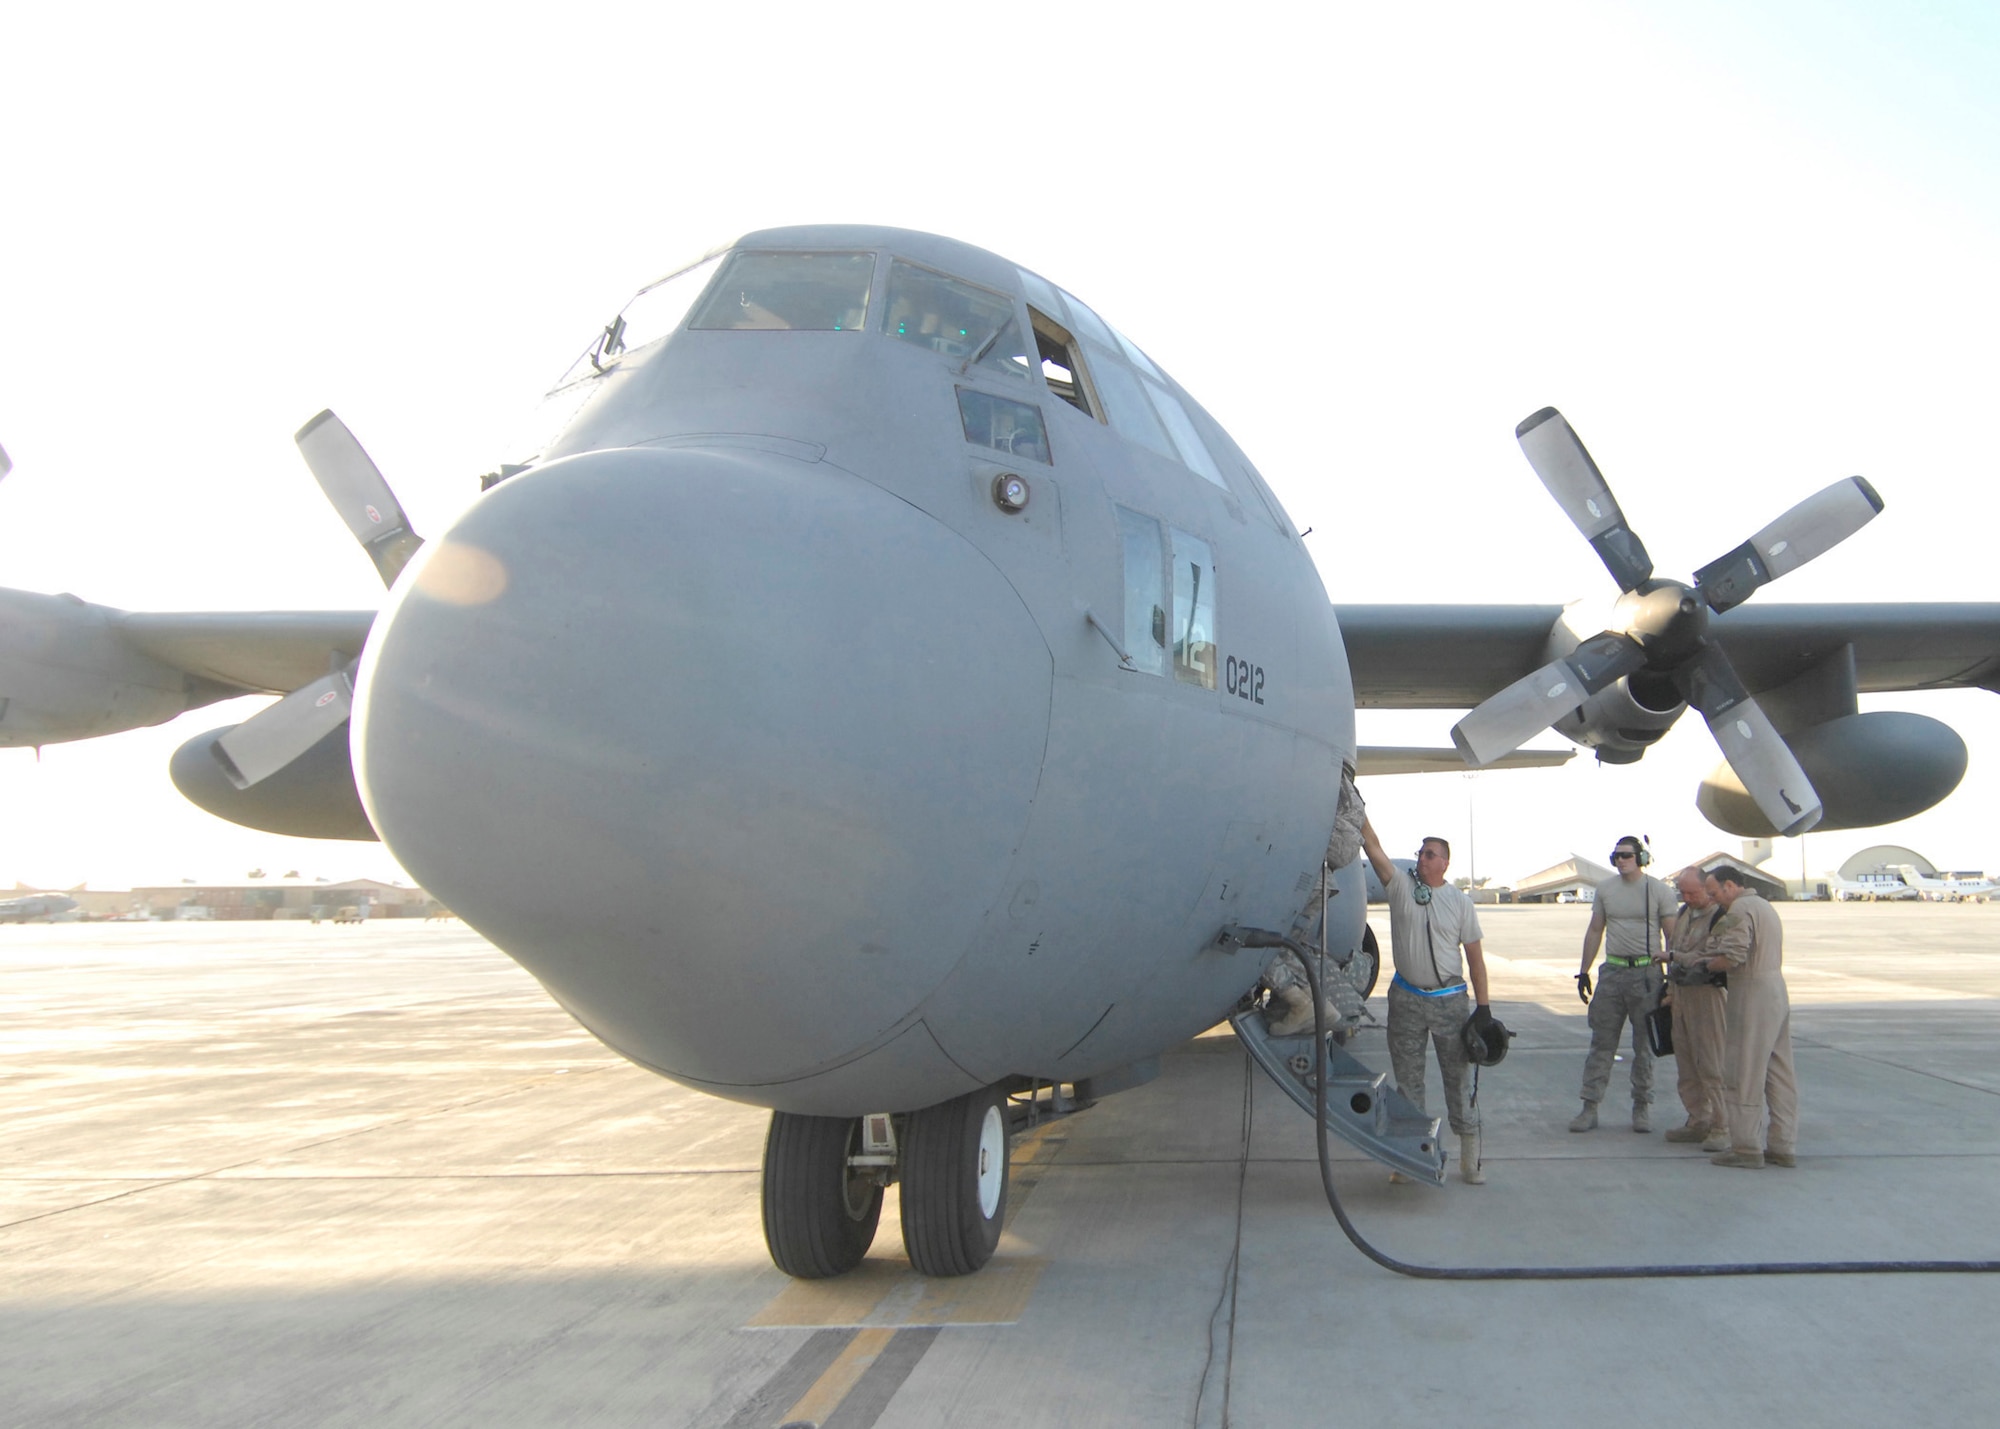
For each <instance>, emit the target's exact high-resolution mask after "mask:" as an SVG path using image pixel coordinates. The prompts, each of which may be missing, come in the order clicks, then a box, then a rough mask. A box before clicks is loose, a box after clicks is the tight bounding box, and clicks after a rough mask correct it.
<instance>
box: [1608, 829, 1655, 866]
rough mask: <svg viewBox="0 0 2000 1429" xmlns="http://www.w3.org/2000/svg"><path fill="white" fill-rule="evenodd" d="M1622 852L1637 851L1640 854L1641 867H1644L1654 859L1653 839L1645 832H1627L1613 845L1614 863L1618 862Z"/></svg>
mask: <svg viewBox="0 0 2000 1429" xmlns="http://www.w3.org/2000/svg"><path fill="white" fill-rule="evenodd" d="M1621 853H1636V854H1637V855H1638V856H1639V858H1638V863H1639V867H1641V868H1644V867H1645V866H1646V865H1647V864H1649V863H1651V862H1652V861H1653V843H1652V840H1651V839H1648V838H1647V837H1646V836H1645V835H1644V834H1627V835H1625V837H1624V838H1622V839H1620V840H1618V842H1617V843H1616V844H1615V845H1613V846H1612V849H1611V862H1612V863H1613V864H1614V865H1615V864H1616V863H1617V862H1618V855H1619V854H1621Z"/></svg>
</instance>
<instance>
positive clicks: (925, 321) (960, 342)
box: [882, 258, 1030, 381]
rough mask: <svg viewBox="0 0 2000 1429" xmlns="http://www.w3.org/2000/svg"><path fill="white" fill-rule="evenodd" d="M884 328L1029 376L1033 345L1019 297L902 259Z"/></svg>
mask: <svg viewBox="0 0 2000 1429" xmlns="http://www.w3.org/2000/svg"><path fill="white" fill-rule="evenodd" d="M883 308H884V312H883V314H882V331H883V332H885V333H887V334H888V335H889V336H890V337H893V338H896V339H898V340H900V341H903V342H914V343H916V344H917V345H918V346H920V347H928V348H929V349H930V350H931V351H933V352H936V353H939V354H941V355H943V356H945V357H949V358H958V359H961V360H963V359H965V358H969V357H974V356H976V357H978V359H979V368H980V370H981V371H982V372H1004V373H1006V374H1007V375H1008V376H1009V377H1014V378H1018V379H1020V380H1022V381H1026V380H1027V376H1028V368H1029V366H1030V364H1029V361H1028V351H1027V345H1026V344H1025V343H1023V342H1022V341H1021V325H1020V323H1019V322H1018V321H1016V320H1015V316H1014V299H1013V298H1012V297H1010V296H1009V295H1007V294H1006V293H996V292H993V291H992V290H991V289H989V288H979V287H974V286H973V285H972V284H971V283H966V282H961V281H960V280H959V279H957V278H948V277H946V276H945V275H944V274H942V273H934V272H932V271H931V270H930V269H928V268H919V267H918V266H917V265H916V264H914V263H905V262H904V261H903V260H902V259H900V258H898V259H896V260H895V261H893V262H892V263H890V265H889V290H888V298H887V301H886V302H885V303H884V304H883Z"/></svg>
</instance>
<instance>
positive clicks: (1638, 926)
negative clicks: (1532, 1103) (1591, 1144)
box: [1569, 834, 1674, 1131]
mask: <svg viewBox="0 0 2000 1429" xmlns="http://www.w3.org/2000/svg"><path fill="white" fill-rule="evenodd" d="M1652 861H1653V855H1652V854H1651V853H1650V852H1648V851H1647V849H1646V845H1645V842H1644V841H1643V840H1641V839H1640V838H1638V837H1637V836H1636V835H1630V834H1628V835H1627V836H1626V837H1624V838H1622V839H1620V840H1618V844H1617V847H1615V848H1613V849H1612V850H1611V866H1612V867H1613V868H1615V869H1617V870H1618V876H1617V877H1616V878H1607V879H1605V880H1604V882H1602V883H1600V884H1598V885H1597V897H1596V902H1595V903H1593V904H1592V905H1591V909H1590V926H1589V927H1588V928H1587V929H1585V930H1584V934H1583V968H1582V970H1581V971H1580V972H1578V973H1577V975H1576V990H1577V995H1578V996H1579V997H1581V998H1582V999H1583V1000H1584V1002H1585V1004H1586V1005H1588V1006H1589V1008H1590V1055H1589V1056H1588V1057H1586V1058H1584V1062H1583V1110H1582V1111H1580V1112H1578V1113H1577V1114H1576V1116H1575V1117H1574V1118H1572V1119H1571V1121H1570V1124H1569V1129H1570V1130H1571V1131H1589V1130H1591V1129H1592V1128H1593V1127H1595V1126H1596V1125H1597V1104H1598V1103H1599V1102H1601V1101H1603V1100H1604V1088H1605V1086H1606V1084H1607V1083H1608V1082H1609V1081H1610V1080H1611V1064H1612V1063H1613V1062H1614V1061H1616V1060H1617V1058H1618V1037H1619V1034H1620V1033H1622V1032H1623V1031H1624V1029H1625V1024H1626V1023H1627V1022H1630V1023H1631V1024H1632V1129H1633V1130H1634V1131H1651V1130H1652V1129H1653V1123H1652V1116H1651V1111H1650V1108H1651V1107H1652V1104H1653V1049H1652V1048H1651V1047H1649V1046H1647V1045H1646V1014H1647V1013H1648V1012H1651V1011H1652V1010H1653V1007H1654V1005H1655V1004H1656V1003H1657V1002H1658V1001H1659V998H1660V974H1659V970H1658V969H1657V968H1656V967H1655V966H1654V960H1655V959H1657V958H1658V957H1659V955H1660V948H1661V942H1662V935H1664V934H1665V933H1666V932H1667V931H1668V930H1669V929H1670V928H1671V927H1672V925H1673V921H1674V895H1673V891H1672V890H1671V889H1669V888H1668V887H1667V885H1666V884H1664V883H1662V882H1660V880H1659V879H1657V878H1652V877H1649V876H1648V875H1647V874H1646V873H1645V872H1644V869H1645V866H1646V865H1647V864H1649V863H1651V862H1652ZM1607 933H1608V934H1609V940H1608V941H1607V939H1606V934H1607ZM1600 943H1604V944H1605V949H1604V966H1603V968H1601V969H1600V970H1599V972H1598V975H1597V988H1596V991H1595V993H1594V994H1593V992H1592V989H1591V985H1590V965H1591V964H1592V963H1593V962H1595V961H1596V960H1597V948H1598V945H1599V944H1600Z"/></svg>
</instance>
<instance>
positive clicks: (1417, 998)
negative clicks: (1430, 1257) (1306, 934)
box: [1361, 820, 1493, 1186]
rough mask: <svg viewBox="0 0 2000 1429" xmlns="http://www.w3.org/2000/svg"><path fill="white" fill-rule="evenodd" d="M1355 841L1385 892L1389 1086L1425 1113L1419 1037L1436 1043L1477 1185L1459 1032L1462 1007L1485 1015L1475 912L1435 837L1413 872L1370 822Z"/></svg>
mask: <svg viewBox="0 0 2000 1429" xmlns="http://www.w3.org/2000/svg"><path fill="white" fill-rule="evenodd" d="M1361 846H1362V848H1363V849H1364V850H1366V851H1367V854H1368V861H1369V862H1370V863H1371V864H1373V865H1374V866H1375V876H1376V877H1377V878H1379V879H1381V880H1382V887H1383V889H1384V890H1386V891H1387V893H1388V895H1389V943H1390V947H1391V951H1392V952H1393V954H1394V957H1395V960H1396V975H1395V977H1394V978H1392V979H1391V980H1390V983H1389V1065H1390V1067H1391V1068H1392V1069H1393V1071H1394V1072H1395V1076H1396V1090H1397V1091H1399V1092H1401V1093H1402V1094H1403V1095H1404V1096H1406V1097H1408V1098H1409V1099H1410V1101H1411V1102H1412V1103H1413V1104H1414V1105H1415V1106H1416V1108H1417V1112H1418V1114H1419V1115H1422V1116H1428V1115H1429V1114H1430V1113H1429V1112H1427V1111H1426V1110H1425V1109H1424V1077H1425V1070H1424V1043H1425V1042H1429V1043H1430V1044H1431V1045H1432V1046H1434V1047H1436V1048H1437V1059H1438V1072H1439V1073H1440V1074H1441V1075H1442V1076H1443V1078H1444V1104H1445V1110H1446V1113H1447V1114H1448V1115H1449V1117H1450V1119H1451V1129H1452V1130H1453V1131H1454V1132H1456V1133H1457V1134H1458V1169H1459V1174H1460V1175H1461V1176H1463V1177H1464V1178H1465V1180H1466V1181H1468V1182H1469V1183H1471V1184H1472V1185H1474V1186H1477V1185H1479V1184H1481V1183H1482V1182H1484V1181H1485V1180H1486V1170H1485V1167H1484V1165H1483V1164H1482V1162H1481V1160H1480V1145H1479V1109H1478V1108H1477V1107H1475V1106H1473V1105H1472V1104H1471V1102H1470V1100H1469V1099H1468V1097H1467V1096H1466V1086H1465V1068H1466V1061H1467V1059H1466V1055H1465V1041H1464V1035H1463V1034H1464V1032H1465V1022H1466V1017H1467V1014H1468V1013H1469V1014H1470V1015H1471V1016H1472V1017H1474V1018H1477V1019H1478V1020H1479V1021H1481V1022H1482V1023H1485V1022H1491V1021H1492V1020H1493V1010H1492V1008H1491V1007H1489V1006H1488V1005H1487V997H1486V958H1485V955H1484V934H1482V933H1481V931H1480V928H1479V914H1478V913H1477V912H1476V911H1475V910H1474V909H1473V906H1472V899H1471V898H1470V897H1468V896H1467V895H1466V894H1465V893H1464V892H1463V891H1462V890H1460V889H1457V888H1453V887H1452V886H1451V885H1450V884H1449V883H1447V882H1445V877H1444V876H1445V872H1446V870H1448V869H1449V868H1450V867H1451V845H1450V844H1448V843H1446V842H1445V841H1444V840H1443V839H1441V838H1427V839H1425V840H1424V841H1423V843H1422V845H1420V846H1419V847H1418V849H1417V871H1416V876H1415V877H1414V878H1413V877H1411V876H1410V874H1408V873H1407V872H1405V871H1404V870H1402V869H1400V868H1398V867H1397V866H1396V865H1395V864H1393V863H1391V862H1390V861H1389V855H1388V854H1387V853H1385V852H1383V849H1382V840H1381V839H1379V838H1377V837H1376V836H1375V826H1374V824H1373V823H1372V822H1368V821H1365V820H1364V821H1363V823H1362V825H1361ZM1461 948H1463V949H1464V957H1463V958H1462V959H1461V957H1460V956H1459V950H1460V949H1461ZM1468 975H1469V976H1470V977H1471V979H1472V998H1473V1003H1472V1005H1471V1006H1470V1007H1468V1006H1467V1004H1466V978H1467V976H1468ZM1391 1179H1392V1180H1400V1179H1402V1178H1401V1177H1392V1178H1391Z"/></svg>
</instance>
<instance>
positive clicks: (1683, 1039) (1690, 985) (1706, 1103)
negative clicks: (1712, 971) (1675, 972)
mask: <svg viewBox="0 0 2000 1429" xmlns="http://www.w3.org/2000/svg"><path fill="white" fill-rule="evenodd" d="M1721 918H1722V907H1721V905H1720V904H1714V903H1711V904H1710V905H1709V906H1708V907H1706V908H1702V909H1699V910H1697V909H1694V908H1690V907H1688V906H1687V904H1685V903H1683V904H1682V905H1681V907H1680V913H1679V915H1678V917H1677V919H1676V921H1675V923H1674V940H1673V945H1672V947H1671V949H1670V950H1669V951H1670V954H1671V956H1672V959H1673V963H1674V966H1675V968H1676V969H1683V970H1685V969H1696V968H1698V967H1699V965H1700V964H1701V963H1702V962H1704V961H1705V960H1706V959H1707V958H1709V957H1710V956H1712V953H1711V950H1710V948H1709V941H1708V939H1709V932H1710V930H1711V929H1712V928H1713V926H1714V925H1715V924H1716V923H1717V922H1719V921H1720V920H1721ZM1698 975H1700V976H1706V972H1705V970H1702V971H1701V972H1699V973H1698ZM1725 997H1726V994H1725V993H1724V992H1723V990H1722V989H1721V988H1720V987H1717V986H1716V985H1715V984H1714V983H1712V982H1681V981H1678V980H1673V998H1674V1060H1675V1061H1676V1062H1677V1063H1678V1064H1679V1067H1678V1071H1679V1074H1680V1087H1679V1090H1680V1094H1681V1105H1682V1106H1684V1107H1686V1108H1687V1119H1688V1125H1689V1126H1692V1127H1697V1128H1699V1129H1700V1130H1703V1131H1727V1130H1728V1129H1729V1108H1728V1105H1727V1104H1726V1103H1725V1102H1724V1101H1723V1098H1722V1038H1723V1015H1724V999H1725Z"/></svg>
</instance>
